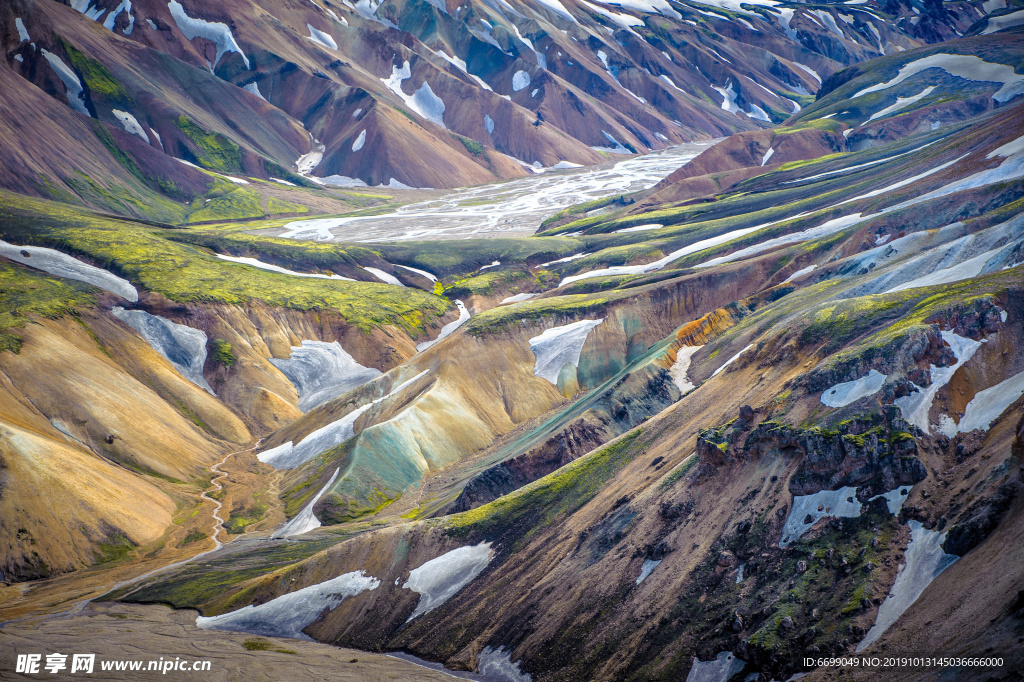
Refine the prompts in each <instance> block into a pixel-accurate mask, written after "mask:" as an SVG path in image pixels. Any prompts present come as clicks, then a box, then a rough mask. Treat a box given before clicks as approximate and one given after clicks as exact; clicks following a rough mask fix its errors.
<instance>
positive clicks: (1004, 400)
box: [957, 372, 1024, 432]
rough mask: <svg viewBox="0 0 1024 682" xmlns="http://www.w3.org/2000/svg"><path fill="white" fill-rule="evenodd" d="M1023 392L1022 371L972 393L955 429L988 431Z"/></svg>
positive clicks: (1023, 380) (1023, 376)
mask: <svg viewBox="0 0 1024 682" xmlns="http://www.w3.org/2000/svg"><path fill="white" fill-rule="evenodd" d="M1022 394H1024V372H1021V373H1020V374H1016V375H1014V376H1012V377H1010V378H1009V379H1006V380H1005V381H1001V382H999V383H998V384H996V385H995V386H991V387H989V388H986V389H985V390H984V391H978V392H977V393H975V394H974V397H973V398H972V399H971V402H969V403H967V409H966V411H965V412H964V416H963V418H961V419H960V425H959V426H958V427H957V430H958V431H960V432H967V431H973V430H975V429H981V430H983V431H988V427H989V426H990V425H991V424H992V422H994V421H995V420H996V419H998V418H999V415H1001V414H1002V413H1003V412H1005V411H1006V408H1008V407H1009V406H1010V405H1012V404H1013V403H1015V402H1017V399H1018V398H1020V396H1021V395H1022Z"/></svg>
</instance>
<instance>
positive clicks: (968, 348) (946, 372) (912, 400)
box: [893, 331, 982, 433]
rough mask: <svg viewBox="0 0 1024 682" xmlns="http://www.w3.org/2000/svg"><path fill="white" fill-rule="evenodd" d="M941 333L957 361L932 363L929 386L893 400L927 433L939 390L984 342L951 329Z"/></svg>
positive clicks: (904, 416) (904, 414)
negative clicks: (947, 364) (944, 365)
mask: <svg viewBox="0 0 1024 682" xmlns="http://www.w3.org/2000/svg"><path fill="white" fill-rule="evenodd" d="M941 335H942V338H943V339H944V340H945V341H946V343H948V344H949V346H950V348H952V349H953V354H954V355H955V356H956V363H954V364H953V365H952V366H950V367H936V366H935V365H931V367H930V371H931V381H932V383H931V385H930V386H928V388H924V389H922V388H920V387H916V386H915V388H917V390H916V391H914V392H913V393H911V394H910V395H907V396H903V397H902V398H897V399H896V400H894V401H893V404H895V405H896V406H897V407H899V408H900V411H901V412H902V413H903V418H904V419H906V420H907V421H908V422H910V423H911V424H913V425H914V426H916V427H918V428H919V429H921V430H922V431H924V432H925V433H931V432H930V431H929V427H928V412H929V411H930V410H931V408H932V402H933V401H934V399H935V394H936V393H938V392H939V389H940V388H942V387H943V386H945V385H946V384H948V383H949V380H950V379H952V378H953V374H954V373H955V372H956V371H957V370H958V369H960V367H961V366H962V365H963V364H964V363H965V362H967V361H968V360H970V359H971V358H972V357H973V356H974V353H975V352H976V351H977V350H978V349H979V348H981V344H982V342H981V341H975V340H974V339H968V338H966V337H963V336H958V335H957V334H954V333H953V332H950V331H944V332H941Z"/></svg>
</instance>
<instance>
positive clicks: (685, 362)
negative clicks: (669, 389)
mask: <svg viewBox="0 0 1024 682" xmlns="http://www.w3.org/2000/svg"><path fill="white" fill-rule="evenodd" d="M703 347H704V346H682V347H680V348H679V350H677V351H676V361H675V362H673V363H672V367H670V368H669V370H668V375H669V376H670V377H672V383H674V384H675V385H676V388H678V389H679V392H680V393H682V394H683V395H686V394H687V393H689V392H690V391H692V390H693V389H695V388H696V386H695V385H694V384H693V382H691V381H690V377H688V376H687V374H686V373H687V372H688V371H689V370H690V362H691V361H692V360H693V356H694V354H695V353H696V352H697V351H699V350H700V349H701V348H703Z"/></svg>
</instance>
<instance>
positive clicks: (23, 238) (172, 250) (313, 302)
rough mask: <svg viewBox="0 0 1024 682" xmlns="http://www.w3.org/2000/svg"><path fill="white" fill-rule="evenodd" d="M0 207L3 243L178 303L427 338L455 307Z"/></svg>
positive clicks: (76, 215)
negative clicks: (72, 257)
mask: <svg viewBox="0 0 1024 682" xmlns="http://www.w3.org/2000/svg"><path fill="white" fill-rule="evenodd" d="M0 203H2V204H3V209H2V210H0V223H2V224H3V234H4V235H6V236H5V237H4V238H6V239H8V241H13V242H14V243H31V244H37V245H40V246H50V247H59V248H61V249H63V250H65V251H68V252H70V253H73V254H82V255H85V256H88V257H89V258H91V259H92V260H93V261H95V262H96V263H97V264H99V265H100V266H101V267H104V268H106V269H108V270H110V271H112V272H114V273H116V274H119V275H121V276H123V277H127V278H128V279H130V280H132V282H133V283H136V284H137V285H139V286H141V287H142V288H144V289H147V290H149V291H155V292H159V293H161V294H163V295H164V296H166V297H167V298H169V299H170V300H172V301H175V302H178V303H188V302H205V303H224V304H228V305H241V304H245V303H246V302H248V301H253V300H260V301H263V302H264V303H266V304H267V305H270V306H280V307H284V308H290V309H295V310H325V311H334V312H336V313H337V314H339V315H340V316H342V317H344V318H345V319H346V320H347V321H348V322H349V323H350V324H352V325H354V326H356V327H358V328H359V329H361V330H363V331H369V330H370V329H372V328H374V327H376V326H380V325H395V326H397V327H399V328H401V329H404V330H406V331H407V332H408V333H410V334H411V335H419V334H422V333H424V327H423V324H424V323H428V322H433V321H434V320H436V319H437V318H438V317H440V316H441V315H443V314H445V313H446V312H447V311H448V310H450V309H451V308H452V304H451V303H449V302H448V301H447V300H445V299H443V298H440V297H437V296H434V295H433V294H430V293H428V292H424V291H420V290H418V289H412V288H401V287H394V286H389V285H387V284H383V283H381V284H375V283H370V282H338V281H331V280H321V279H310V278H305V277H291V276H289V275H282V274H277V273H273V272H267V271H265V270H260V269H258V268H253V267H249V266H246V265H239V264H235V263H228V262H225V261H222V260H220V259H218V258H216V257H214V256H212V255H211V254H209V253H208V252H207V251H205V250H203V249H200V248H197V247H195V246H192V245H189V244H184V243H181V242H179V241H174V240H173V239H172V238H174V237H181V236H184V235H183V234H182V233H181V232H179V231H176V230H175V231H168V230H158V229H154V228H152V227H149V226H147V225H141V224H138V223H133V222H131V221H127V220H111V219H108V218H104V217H102V216H98V215H96V214H94V213H89V212H86V211H82V210H79V209H77V208H74V207H68V206H62V205H59V204H54V203H53V202H48V201H45V200H40V199H31V198H27V197H22V196H18V195H14V194H11V193H6V192H3V193H0ZM282 241H284V240H282ZM280 248H281V251H282V252H287V249H286V248H283V247H280ZM292 248H294V249H295V250H294V252H292V253H293V257H295V258H296V260H298V261H301V260H302V256H303V255H304V254H308V253H316V252H317V251H316V246H315V245H313V246H309V245H307V246H300V245H299V244H297V243H294V242H293V244H292ZM330 248H331V247H328V249H330ZM324 252H326V250H325V251H324ZM335 257H337V256H336V255H335ZM296 269H299V270H302V269H306V268H304V267H301V266H300V267H297V268H296ZM15 326H16V325H15Z"/></svg>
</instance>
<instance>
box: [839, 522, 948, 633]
mask: <svg viewBox="0 0 1024 682" xmlns="http://www.w3.org/2000/svg"><path fill="white" fill-rule="evenodd" d="M907 525H908V526H910V544H909V545H907V553H906V555H905V556H904V560H905V562H906V563H905V564H903V565H902V568H901V570H900V571H899V573H898V574H897V575H896V582H895V583H893V586H892V589H891V590H890V591H889V596H887V597H886V598H885V601H884V602H882V605H881V606H880V607H879V608H878V615H877V616H876V618H875V624H874V625H873V626H872V627H871V629H870V630H868V633H867V634H866V635H865V636H864V639H863V640H861V642H860V644H858V645H857V653H860V652H861V651H863V650H864V649H866V648H868V647H869V646H871V645H872V644H874V643H875V642H876V641H878V638H879V637H881V636H882V635H883V634H884V633H885V631H886V630H888V629H889V626H890V625H892V624H893V623H895V622H896V620H897V619H898V618H899V617H900V616H902V615H903V613H904V612H905V611H906V610H907V609H908V608H910V606H911V605H912V604H913V603H914V602H915V601H917V598H918V597H920V596H921V593H922V592H924V590H925V588H926V587H928V586H929V585H930V584H931V583H932V581H933V580H935V578H936V576H938V575H939V574H940V573H942V572H943V571H944V570H946V569H947V568H949V567H950V566H951V565H952V564H953V562H955V561H956V560H957V558H958V557H957V556H955V555H953V554H946V553H945V552H944V551H942V543H943V542H945V540H946V535H945V533H943V534H941V535H940V534H939V533H938V532H936V531H932V530H926V529H925V527H924V526H923V525H921V522H920V521H914V520H911V521H909V522H907Z"/></svg>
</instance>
